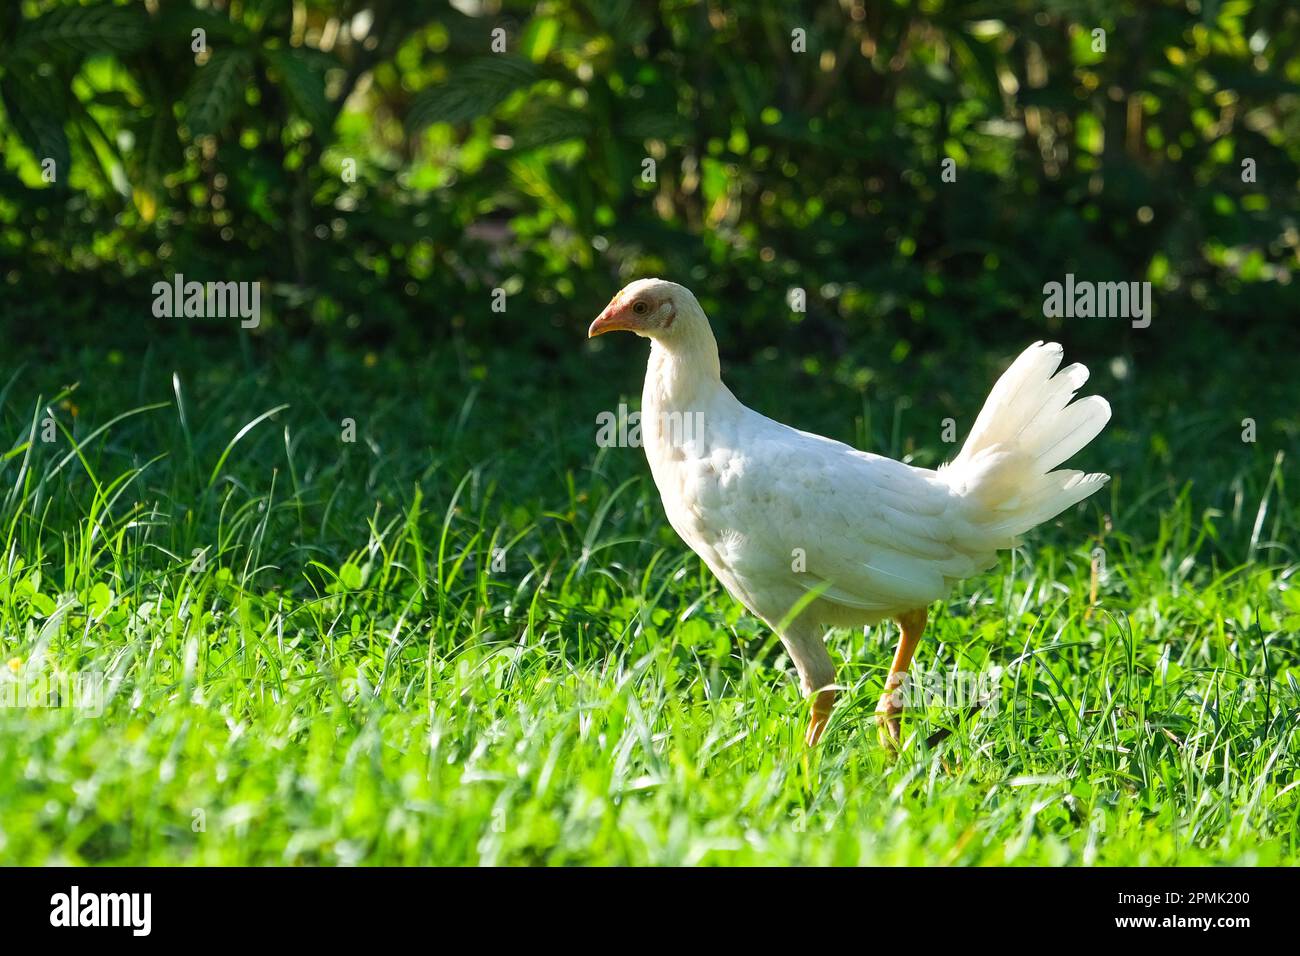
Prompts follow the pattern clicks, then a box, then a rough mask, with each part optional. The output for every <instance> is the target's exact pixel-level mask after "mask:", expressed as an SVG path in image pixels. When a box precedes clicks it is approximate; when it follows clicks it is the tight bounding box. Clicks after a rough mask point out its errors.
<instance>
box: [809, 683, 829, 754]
mask: <svg viewBox="0 0 1300 956" xmlns="http://www.w3.org/2000/svg"><path fill="white" fill-rule="evenodd" d="M834 706H835V691H833V690H823V691H818V692H817V696H816V697H815V698H813V704H812V719H810V720H809V721H808V733H806V734H804V738H803V740H804V743H806V744H807V745H808V746H809V747H813V746H815V745H816V744H817V741H819V740H821V739H822V731H823V730H825V729H826V725H827V724H828V723H829V722H830V719H831V708H832V707H834Z"/></svg>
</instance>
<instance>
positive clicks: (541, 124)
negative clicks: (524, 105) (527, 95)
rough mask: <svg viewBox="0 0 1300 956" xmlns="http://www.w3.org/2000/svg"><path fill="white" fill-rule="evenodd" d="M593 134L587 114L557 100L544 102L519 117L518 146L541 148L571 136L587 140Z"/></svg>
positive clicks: (515, 138) (521, 148)
mask: <svg viewBox="0 0 1300 956" xmlns="http://www.w3.org/2000/svg"><path fill="white" fill-rule="evenodd" d="M591 133H592V125H591V120H590V119H589V118H588V117H587V116H586V115H585V114H584V113H582V112H580V111H578V110H575V109H570V108H569V107H567V106H560V105H558V104H556V103H543V104H540V105H538V106H536V107H533V108H531V109H528V110H527V111H525V112H524V114H523V115H522V116H520V117H519V118H518V120H517V122H516V123H515V134H514V140H515V149H516V150H525V149H537V148H539V147H541V146H551V145H554V144H555V143H563V142H565V141H566V140H570V139H583V140H585V139H587V138H588V137H589V136H590V135H591Z"/></svg>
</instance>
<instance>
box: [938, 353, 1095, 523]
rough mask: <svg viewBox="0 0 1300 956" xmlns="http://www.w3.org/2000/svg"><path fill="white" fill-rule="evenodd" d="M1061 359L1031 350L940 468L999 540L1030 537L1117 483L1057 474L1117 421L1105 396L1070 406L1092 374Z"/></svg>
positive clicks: (1002, 381)
mask: <svg viewBox="0 0 1300 956" xmlns="http://www.w3.org/2000/svg"><path fill="white" fill-rule="evenodd" d="M1062 354H1063V353H1062V349H1061V346H1059V345H1057V344H1056V343H1055V342H1049V343H1047V344H1046V345H1045V344H1043V343H1042V342H1035V343H1034V344H1033V345H1031V346H1030V347H1029V348H1027V349H1025V351H1024V352H1022V353H1021V355H1020V357H1019V358H1017V359H1016V360H1015V362H1013V363H1012V364H1011V367H1010V368H1009V369H1007V370H1006V372H1004V373H1003V375H1002V377H1001V378H1000V379H998V381H997V384H996V385H994V386H993V390H992V391H991V392H990V393H989V397H988V400H987V401H985V403H984V408H983V409H982V410H981V411H980V414H979V417H978V418H977V419H976V420H975V425H974V427H973V428H972V429H971V433H970V437H969V438H967V439H966V444H965V445H963V446H962V449H961V452H960V453H959V454H958V455H957V457H956V458H954V459H953V460H952V462H950V463H949V464H947V465H945V466H943V467H942V468H940V469H939V474H940V475H941V476H942V477H943V478H944V480H945V481H947V482H948V484H949V486H950V487H952V488H953V490H954V491H956V492H958V493H959V494H961V495H962V496H963V497H964V498H966V499H968V500H969V501H970V503H971V505H972V506H973V507H972V511H971V514H970V517H971V520H972V523H974V524H975V525H977V526H979V527H980V529H981V530H982V531H983V532H984V533H986V534H988V535H990V537H992V538H997V539H1001V538H1004V537H1005V538H1014V537H1016V536H1018V535H1021V534H1024V533H1025V532H1026V531H1028V530H1029V529H1030V528H1033V527H1034V526H1035V525H1038V524H1041V523H1043V522H1044V521H1047V520H1049V519H1051V518H1054V517H1056V516H1057V515H1058V514H1060V513H1061V512H1062V511H1064V510H1065V509H1066V508H1069V507H1070V506H1071V505H1073V504H1076V503H1078V502H1080V501H1082V500H1083V499H1084V498H1086V497H1088V496H1089V495H1090V494H1092V493H1093V492H1094V491H1096V490H1097V489H1098V488H1100V487H1101V486H1102V485H1104V484H1105V483H1106V482H1107V481H1109V480H1110V476H1109V475H1102V474H1084V473H1083V472H1080V471H1073V470H1069V469H1063V470H1061V471H1053V470H1052V469H1053V468H1055V467H1056V466H1057V465H1060V464H1061V463H1062V462H1064V461H1066V460H1067V459H1068V458H1070V457H1071V456H1072V455H1074V454H1075V453H1076V452H1078V451H1079V450H1080V449H1082V448H1083V447H1084V446H1085V445H1087V444H1088V442H1090V441H1092V440H1093V439H1094V438H1096V437H1097V435H1098V434H1099V433H1100V432H1101V430H1102V428H1104V427H1105V425H1106V422H1108V421H1109V420H1110V404H1109V403H1108V402H1107V401H1106V400H1105V399H1104V398H1102V397H1101V396H1100V395H1089V396H1088V397H1086V398H1082V399H1079V400H1078V401H1074V402H1072V401H1071V400H1072V399H1073V398H1074V396H1075V393H1076V392H1077V391H1078V390H1079V388H1080V387H1081V386H1082V385H1083V384H1084V383H1085V382H1086V381H1087V380H1088V370H1087V369H1086V368H1084V367H1083V366H1082V365H1078V364H1075V365H1070V366H1068V367H1066V368H1063V369H1061V370H1060V371H1059V372H1058V371H1057V369H1058V368H1059V367H1060V364H1061V357H1062ZM998 546H1002V547H1005V545H1001V544H999V545H998Z"/></svg>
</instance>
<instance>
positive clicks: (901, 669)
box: [876, 607, 926, 751]
mask: <svg viewBox="0 0 1300 956" xmlns="http://www.w3.org/2000/svg"><path fill="white" fill-rule="evenodd" d="M896 620H897V621H898V627H899V630H900V631H901V632H902V633H901V634H900V635H899V638H898V649H897V650H895V651H894V662H893V663H892V664H890V665H889V676H888V677H886V678H885V692H884V693H883V694H881V695H880V702H879V703H878V704H876V732H877V734H878V736H879V737H880V743H881V746H883V747H885V748H886V749H887V750H892V751H897V750H898V745H899V742H900V741H901V739H902V735H903V734H902V722H901V721H900V720H899V717H898V715H899V714H900V713H902V711H903V705H902V702H901V701H900V700H899V699H898V698H899V697H900V696H901V695H899V694H898V688H899V687H900V686H902V683H903V678H904V675H906V674H907V668H908V667H910V666H911V664H912V655H913V654H915V653H916V645H917V644H919V643H920V641H921V634H922V632H924V631H925V620H926V609H925V608H923V607H922V608H917V609H916V610H915V611H908V612H907V613H905V614H900V615H899V616H898V617H897V619H896Z"/></svg>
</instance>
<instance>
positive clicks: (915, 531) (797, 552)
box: [588, 279, 1110, 746]
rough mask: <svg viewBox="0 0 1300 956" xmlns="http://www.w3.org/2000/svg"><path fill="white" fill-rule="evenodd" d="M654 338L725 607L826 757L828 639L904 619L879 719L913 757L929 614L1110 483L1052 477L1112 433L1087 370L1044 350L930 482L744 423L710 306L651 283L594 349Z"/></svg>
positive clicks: (655, 463)
mask: <svg viewBox="0 0 1300 956" xmlns="http://www.w3.org/2000/svg"><path fill="white" fill-rule="evenodd" d="M615 330H626V331H630V332H635V333H636V334H637V335H640V336H644V337H646V338H649V339H650V340H651V348H650V362H649V366H648V367H647V369H646V377H645V389H644V391H643V393H642V397H641V432H642V441H643V443H644V446H645V452H646V457H647V458H648V459H649V462H650V470H651V472H652V474H653V475H654V480H655V485H656V486H657V487H658V489H659V495H660V497H661V498H662V499H663V504H664V510H665V511H666V512H667V514H668V520H669V522H670V523H671V524H672V526H673V528H674V530H676V532H677V533H678V534H679V535H681V537H682V539H683V540H684V541H685V542H686V543H687V544H688V545H689V546H690V547H691V549H692V550H693V551H694V552H695V553H696V554H698V555H699V556H700V557H701V558H702V559H703V560H704V563H705V564H706V565H708V567H709V569H710V570H711V571H712V572H713V573H714V574H715V575H717V577H718V579H719V580H720V581H721V582H722V583H723V585H724V586H725V587H726V588H727V590H728V591H730V592H731V594H732V595H733V596H735V597H736V598H737V600H739V601H740V602H741V603H742V604H744V605H745V606H746V607H747V608H749V610H750V611H752V612H753V613H754V614H756V615H758V617H760V618H762V619H763V620H764V621H765V622H766V623H767V624H768V625H769V626H770V627H772V628H773V629H774V630H775V631H776V632H777V633H778V634H779V636H780V638H781V642H782V643H783V644H784V645H785V649H786V651H787V652H788V653H789V655H790V659H791V660H792V661H793V662H794V665H795V668H796V670H797V671H798V673H799V679H800V685H801V687H802V689H803V692H804V694H805V695H808V696H813V695H815V697H814V699H813V701H812V708H811V711H812V713H811V719H810V722H809V726H808V732H807V735H806V740H807V742H808V744H809V745H812V744H815V743H817V741H818V740H819V739H820V738H821V735H822V732H823V731H824V730H825V727H826V724H827V722H828V721H829V719H830V713H831V708H832V705H833V704H834V700H835V665H834V664H833V663H832V661H831V656H830V654H829V653H828V651H827V648H826V645H825V643H824V640H823V632H824V629H826V628H828V627H850V626H861V625H866V624H875V623H877V622H879V621H881V620H882V619H884V618H895V619H897V620H898V622H899V625H900V629H901V636H900V638H899V642H898V649H897V652H896V653H895V655H894V660H893V663H892V664H891V666H890V670H889V676H888V678H887V680H886V683H885V689H884V693H883V694H882V696H881V698H880V703H879V704H878V705H877V709H876V715H877V720H878V722H879V725H880V732H881V739H882V742H884V743H885V744H886V745H888V746H896V745H897V743H898V741H899V736H900V727H899V713H900V710H901V707H900V706H899V704H898V703H897V702H896V701H895V698H896V697H897V696H898V695H896V694H895V693H894V690H895V689H896V688H897V687H899V685H900V684H901V682H902V680H903V675H904V674H905V673H906V671H907V668H908V666H909V665H910V663H911V661H912V656H913V654H914V652H915V650H916V645H917V642H918V641H919V640H920V637H921V633H922V631H923V629H924V627H925V621H926V611H927V608H928V607H929V605H930V604H931V603H933V602H934V601H937V600H939V599H941V598H943V597H944V596H945V595H946V594H947V593H948V590H949V588H950V587H951V586H952V585H953V583H954V582H956V581H959V580H961V579H962V578H967V577H970V576H971V575H974V574H978V573H979V572H981V571H984V570H987V569H988V568H990V567H992V566H993V565H994V564H996V563H997V560H998V557H997V552H998V551H999V550H1000V549H1005V548H1010V547H1012V546H1013V545H1014V544H1015V541H1016V537H1017V536H1018V535H1020V534H1023V533H1024V532H1026V531H1028V530H1030V529H1031V528H1033V527H1034V526H1035V525H1037V524H1040V523H1042V522H1044V521H1047V520H1048V519H1050V518H1053V517H1055V516H1056V515H1058V514H1060V513H1061V512H1062V511H1064V510H1065V509H1066V508H1068V507H1070V506H1071V505H1073V504H1075V503H1076V502H1078V501H1081V500H1082V499H1084V498H1086V497H1087V496H1088V495H1090V494H1092V493H1093V492H1094V491H1096V490H1097V489H1098V488H1100V487H1102V485H1104V484H1105V483H1106V481H1107V480H1109V479H1108V476H1106V475H1102V474H1084V473H1083V472H1079V471H1071V470H1060V471H1053V470H1052V469H1054V468H1056V466H1057V465H1059V464H1061V463H1062V462H1063V461H1065V460H1066V459H1067V458H1069V457H1070V456H1071V455H1073V454H1074V453H1075V452H1077V451H1079V449H1081V448H1083V446H1084V445H1086V444H1088V442H1090V441H1091V440H1092V439H1093V438H1094V437H1096V435H1097V434H1098V433H1099V432H1100V431H1101V429H1102V428H1103V427H1104V426H1105V424H1106V422H1107V421H1108V420H1109V418H1110V405H1109V404H1108V403H1107V402H1106V400H1105V399H1104V398H1101V397H1100V396H1096V395H1093V396H1089V397H1087V398H1082V399H1080V400H1078V401H1076V402H1073V403H1071V399H1072V398H1073V397H1074V394H1075V392H1076V391H1077V390H1078V389H1079V387H1080V386H1082V385H1083V383H1084V382H1085V381H1087V379H1088V370H1087V369H1086V368H1084V367H1083V366H1082V365H1077V364H1076V365H1070V366H1068V367H1067V368H1064V369H1061V370H1060V371H1059V372H1058V371H1057V368H1058V366H1059V365H1060V363H1061V355H1062V353H1061V347H1060V346H1059V345H1056V344H1047V345H1044V344H1043V343H1042V342H1037V343H1035V344H1034V345H1031V346H1030V347H1029V348H1027V349H1026V350H1025V351H1024V352H1023V353H1022V354H1021V355H1020V357H1019V358H1018V359H1016V361H1015V362H1014V363H1013V364H1012V365H1011V367H1010V368H1009V369H1008V370H1007V371H1006V372H1005V373H1004V374H1003V375H1002V377H1001V378H1000V379H999V380H998V382H997V384H996V385H995V386H994V387H993V391H992V392H991V393H990V394H989V397H988V400H987V401H986V402H985V403H984V408H983V410H982V411H981V412H980V414H979V417H978V418H977V419H976V420H975V425H974V427H973V428H972V429H971V433H970V436H969V437H968V438H967V440H966V444H965V445H964V446H963V447H962V450H961V452H960V453H959V454H958V455H957V457H956V458H954V459H953V460H952V462H950V463H949V464H947V465H945V466H943V467H941V468H939V470H938V471H931V470H929V469H927V468H916V467H913V466H912V465H907V464H904V463H902V462H899V461H894V460H893V459H890V458H883V457H881V456H879V455H872V454H869V453H867V452H863V451H858V450H857V449H855V448H851V447H849V446H848V445H845V444H842V443H840V442H837V441H832V440H830V439H828V438H822V437H821V436H819V435H813V434H810V433H808V432H802V431H799V430H797V429H794V428H790V427H789V426H787V425H782V424H781V423H780V422H776V421H773V420H772V419H770V418H767V417H765V416H763V415H760V414H758V413H757V412H755V411H753V410H751V409H749V408H746V407H745V406H744V405H742V404H741V403H740V401H739V400H737V398H736V397H735V396H734V395H733V394H732V393H731V391H730V389H728V388H727V386H726V385H724V384H723V383H722V379H721V377H720V370H719V364H718V346H717V342H716V341H715V340H714V337H713V332H712V330H711V329H710V327H709V320H708V318H707V317H706V316H705V314H704V311H703V310H702V309H701V308H700V304H699V303H698V302H697V301H696V299H695V296H694V295H692V294H691V292H690V290H689V289H686V288H684V287H682V286H680V285H677V284H676V283H672V282H666V281H664V280H662V279H641V280H638V281H636V282H633V283H631V284H630V285H628V286H627V287H626V288H624V289H623V290H622V291H621V292H619V293H618V295H616V296H614V298H613V300H612V301H611V302H610V303H609V305H608V306H606V308H605V310H604V311H603V312H602V313H601V314H600V316H599V317H598V318H597V319H596V320H595V321H594V322H593V323H592V324H591V328H590V329H589V330H588V336H589V337H590V336H596V335H600V334H602V333H605V332H612V331H615Z"/></svg>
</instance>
